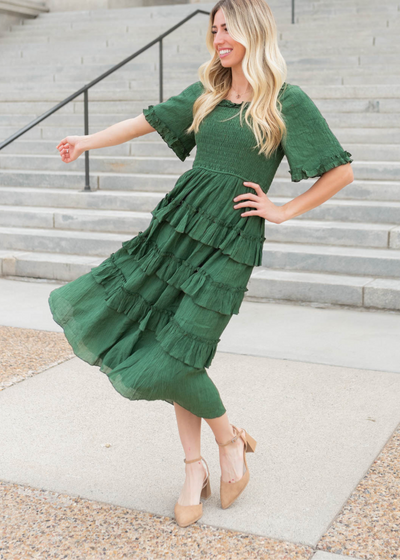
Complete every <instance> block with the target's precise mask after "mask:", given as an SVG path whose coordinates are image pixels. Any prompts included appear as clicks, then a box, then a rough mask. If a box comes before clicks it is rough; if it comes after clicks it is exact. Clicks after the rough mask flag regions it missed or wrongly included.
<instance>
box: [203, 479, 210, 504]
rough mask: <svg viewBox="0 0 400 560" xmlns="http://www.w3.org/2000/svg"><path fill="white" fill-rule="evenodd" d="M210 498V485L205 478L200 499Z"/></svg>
mask: <svg viewBox="0 0 400 560" xmlns="http://www.w3.org/2000/svg"><path fill="white" fill-rule="evenodd" d="M210 496H211V484H210V478H209V477H208V478H207V482H206V484H205V486H203V489H202V491H201V498H204V499H207V498H209V497H210Z"/></svg>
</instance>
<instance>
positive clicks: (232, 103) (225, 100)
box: [218, 99, 250, 107]
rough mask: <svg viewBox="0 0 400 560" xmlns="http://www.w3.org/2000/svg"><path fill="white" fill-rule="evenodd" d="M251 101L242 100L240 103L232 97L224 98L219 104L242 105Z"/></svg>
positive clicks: (225, 105) (226, 105) (228, 105)
mask: <svg viewBox="0 0 400 560" xmlns="http://www.w3.org/2000/svg"><path fill="white" fill-rule="evenodd" d="M247 103H250V101H241V102H240V103H235V102H234V101H231V100H230V99H222V100H221V101H220V102H219V103H218V105H222V106H223V107H241V106H242V105H243V104H245V105H246V104H247Z"/></svg>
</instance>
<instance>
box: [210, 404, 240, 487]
mask: <svg viewBox="0 0 400 560" xmlns="http://www.w3.org/2000/svg"><path fill="white" fill-rule="evenodd" d="M204 420H205V421H206V422H207V424H208V425H209V426H210V428H211V429H212V431H213V433H214V436H215V439H216V440H217V441H218V442H219V443H226V442H227V441H228V440H230V439H231V438H233V436H234V433H233V429H232V426H231V424H230V422H229V420H228V415H227V413H226V412H225V414H223V415H222V416H219V417H218V418H204ZM238 430H239V431H240V430H241V428H240V427H239V426H238ZM215 445H217V444H215ZM243 447H244V443H243V440H242V438H241V437H239V438H237V440H236V441H235V442H233V443H230V444H229V445H225V446H224V447H220V446H218V448H219V462H220V466H221V475H222V480H223V481H225V482H237V481H238V480H239V479H240V478H242V476H243Z"/></svg>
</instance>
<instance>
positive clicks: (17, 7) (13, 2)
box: [0, 0, 49, 17]
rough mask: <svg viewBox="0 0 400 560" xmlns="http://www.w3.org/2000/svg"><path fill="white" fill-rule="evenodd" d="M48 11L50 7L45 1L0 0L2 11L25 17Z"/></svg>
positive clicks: (0, 9)
mask: <svg viewBox="0 0 400 560" xmlns="http://www.w3.org/2000/svg"><path fill="white" fill-rule="evenodd" d="M48 11H49V8H47V7H46V6H45V3H44V2H33V1H32V0H0V13H5V14H10V15H18V16H23V17H37V16H38V15H39V14H42V13H45V12H48Z"/></svg>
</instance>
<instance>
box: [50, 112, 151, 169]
mask: <svg viewBox="0 0 400 560" xmlns="http://www.w3.org/2000/svg"><path fill="white" fill-rule="evenodd" d="M154 130H155V129H154V128H153V127H152V126H151V125H150V124H149V123H148V122H147V120H146V119H145V116H144V115H143V113H142V114H140V115H138V116H137V117H135V118H133V119H126V120H125V121H120V122H118V123H116V124H113V125H112V126H109V127H108V128H106V129H104V130H101V131H100V132H95V133H94V134H89V135H87V136H67V137H66V138H64V139H63V140H61V142H60V143H59V144H58V146H57V150H58V151H59V152H60V156H61V159H62V161H63V162H65V163H70V162H71V161H74V160H76V159H77V158H78V157H79V156H80V155H81V154H82V153H83V152H86V151H87V150H94V149H96V148H106V147H107V146H116V145H117V144H123V143H124V142H128V141H129V140H132V139H133V138H138V137H139V136H143V135H144V134H149V133H150V132H154Z"/></svg>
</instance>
